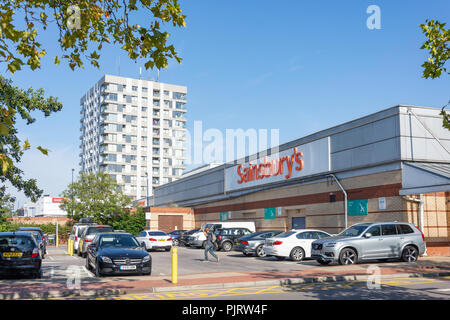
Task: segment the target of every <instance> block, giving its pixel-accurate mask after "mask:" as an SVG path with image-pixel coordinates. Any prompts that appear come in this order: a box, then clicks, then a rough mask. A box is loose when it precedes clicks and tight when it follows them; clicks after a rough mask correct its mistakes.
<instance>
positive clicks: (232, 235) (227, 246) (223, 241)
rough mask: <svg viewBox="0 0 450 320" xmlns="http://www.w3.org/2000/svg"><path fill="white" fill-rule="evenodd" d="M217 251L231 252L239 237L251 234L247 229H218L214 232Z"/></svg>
mask: <svg viewBox="0 0 450 320" xmlns="http://www.w3.org/2000/svg"><path fill="white" fill-rule="evenodd" d="M214 233H215V235H216V238H217V239H216V243H217V247H218V250H220V249H223V251H231V250H232V249H233V246H234V243H235V242H236V240H237V239H238V238H240V237H243V236H246V235H249V234H251V233H252V232H251V231H250V230H248V229H247V228H220V229H216V230H215V231H214Z"/></svg>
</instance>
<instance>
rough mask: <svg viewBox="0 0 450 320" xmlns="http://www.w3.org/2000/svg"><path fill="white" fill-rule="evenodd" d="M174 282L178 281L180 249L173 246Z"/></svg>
mask: <svg viewBox="0 0 450 320" xmlns="http://www.w3.org/2000/svg"><path fill="white" fill-rule="evenodd" d="M172 283H173V284H177V283H178V249H177V248H172Z"/></svg>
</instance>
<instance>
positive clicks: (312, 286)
mask: <svg viewBox="0 0 450 320" xmlns="http://www.w3.org/2000/svg"><path fill="white" fill-rule="evenodd" d="M438 282H450V277H442V278H390V279H382V280H381V281H380V282H379V283H380V285H382V286H399V285H403V286H406V285H415V284H423V283H438ZM365 285H366V281H365V280H352V281H348V282H313V283H308V284H299V285H297V286H278V285H276V286H265V287H245V288H226V289H200V290H193V291H179V292H168V293H155V294H153V293H148V294H134V295H130V296H118V297H112V298H109V299H115V300H122V299H124V300H135V299H136V300H174V299H175V300H177V299H196V298H213V297H221V296H228V297H230V296H240V295H260V294H271V293H272V294H273V293H286V292H300V291H307V290H332V289H353V288H356V287H364V286H365ZM101 299H104V298H101ZM107 299H108V298H107Z"/></svg>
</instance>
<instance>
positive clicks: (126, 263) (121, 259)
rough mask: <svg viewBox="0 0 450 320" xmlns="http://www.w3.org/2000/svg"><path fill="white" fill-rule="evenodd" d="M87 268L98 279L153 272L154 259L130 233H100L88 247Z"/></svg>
mask: <svg viewBox="0 0 450 320" xmlns="http://www.w3.org/2000/svg"><path fill="white" fill-rule="evenodd" d="M86 268H87V269H88V270H90V271H93V272H94V273H95V275H96V276H97V277H101V276H103V275H108V274H145V275H150V274H151V272H152V258H151V256H150V254H149V253H148V252H147V251H146V250H145V249H144V248H143V247H142V246H141V245H140V244H139V242H138V241H137V239H136V238H135V237H134V236H133V235H131V234H129V233H99V234H98V235H97V236H96V237H95V238H94V240H93V241H92V244H90V245H89V246H88V249H87V256H86Z"/></svg>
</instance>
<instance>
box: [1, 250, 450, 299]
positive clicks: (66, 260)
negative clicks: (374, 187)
mask: <svg viewBox="0 0 450 320" xmlns="http://www.w3.org/2000/svg"><path fill="white" fill-rule="evenodd" d="M48 251H49V254H48V255H47V257H46V259H45V260H44V261H45V268H43V269H44V275H43V277H42V279H20V281H18V280H17V279H4V278H3V279H2V280H0V299H2V300H8V299H14V300H16V299H54V298H56V299H58V298H61V299H63V298H65V297H74V296H78V297H85V298H99V297H105V296H118V295H125V294H134V293H157V292H178V291H184V290H195V289H214V288H217V289H222V288H233V287H240V288H242V287H257V286H271V285H274V286H288V285H295V284H305V283H314V282H328V283H329V282H339V281H354V280H367V279H368V278H369V277H373V275H374V274H378V275H379V276H380V278H381V279H383V278H395V277H398V278H405V277H406V278H413V277H444V276H450V257H442V256H436V257H422V258H421V259H419V261H417V262H415V263H405V262H397V261H394V262H384V263H362V264H357V265H349V266H341V265H331V266H320V265H315V264H314V263H310V264H308V265H307V267H306V268H305V267H304V266H303V268H302V269H301V270H289V271H270V272H234V271H233V272H223V271H221V272H201V273H190V274H179V275H178V283H177V284H173V283H172V281H171V275H170V270H169V271H168V273H169V275H152V276H127V277H126V276H119V277H102V278H95V277H94V276H93V275H92V273H90V272H89V271H87V270H86V268H85V267H84V260H82V259H76V258H75V257H71V256H69V255H67V253H66V249H65V247H63V246H60V247H59V248H54V247H53V248H52V247H50V248H49V250H48ZM74 261H77V263H78V265H76V264H74ZM204 264H216V262H205V263H204Z"/></svg>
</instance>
